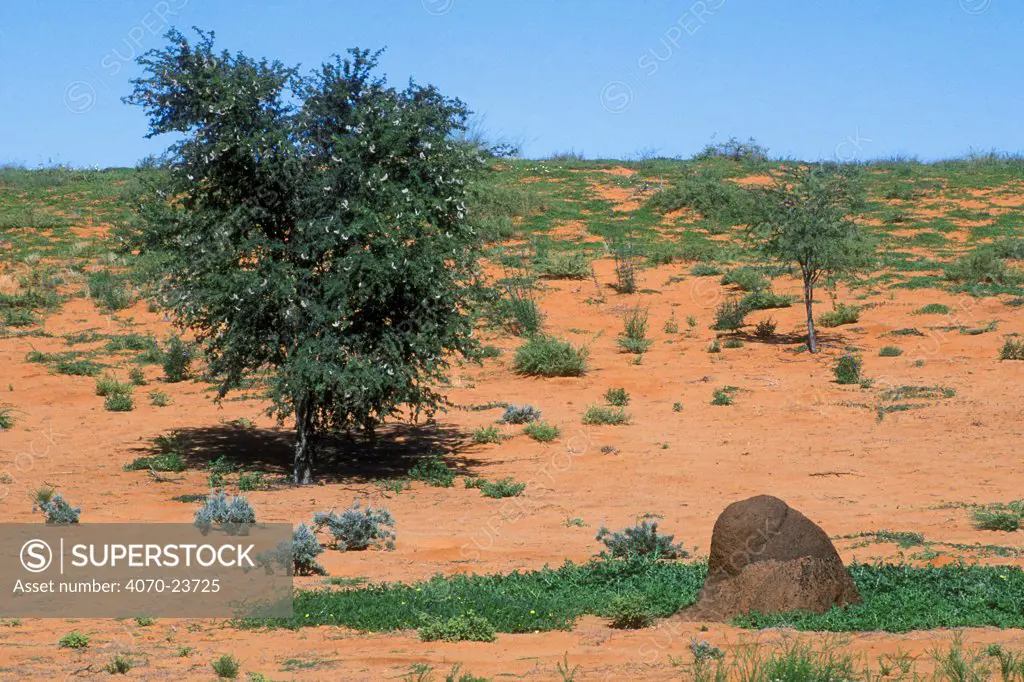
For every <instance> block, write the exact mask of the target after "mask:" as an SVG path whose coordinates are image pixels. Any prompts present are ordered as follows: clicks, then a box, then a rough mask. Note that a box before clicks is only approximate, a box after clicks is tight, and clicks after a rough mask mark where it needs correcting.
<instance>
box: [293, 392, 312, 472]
mask: <svg viewBox="0 0 1024 682" xmlns="http://www.w3.org/2000/svg"><path fill="white" fill-rule="evenodd" d="M313 414H314V412H313V409H312V408H311V407H310V406H309V405H308V404H307V403H306V401H305V400H302V401H299V402H298V404H297V405H296V406H295V429H296V432H297V433H296V438H295V465H294V470H293V472H292V480H293V482H294V483H295V485H308V484H310V483H312V482H313V458H314V454H315V450H316V444H315V442H314V441H315V438H316V427H315V426H314V425H313Z"/></svg>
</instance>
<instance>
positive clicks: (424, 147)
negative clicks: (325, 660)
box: [126, 30, 481, 483]
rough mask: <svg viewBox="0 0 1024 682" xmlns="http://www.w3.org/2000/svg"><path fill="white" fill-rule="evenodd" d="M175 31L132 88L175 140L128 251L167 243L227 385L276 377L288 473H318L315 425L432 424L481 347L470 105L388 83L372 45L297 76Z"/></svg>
mask: <svg viewBox="0 0 1024 682" xmlns="http://www.w3.org/2000/svg"><path fill="white" fill-rule="evenodd" d="M167 40H168V43H169V44H168V45H167V46H166V47H164V48H162V49H160V50H153V51H150V52H148V53H146V54H145V55H143V56H142V57H141V58H140V59H139V65H140V67H141V70H142V75H141V76H140V77H139V78H137V79H135V80H134V81H133V84H134V91H133V93H132V94H131V95H130V96H129V97H128V98H126V101H127V102H128V103H130V104H136V105H139V106H141V107H142V108H143V109H144V110H145V113H146V114H147V115H148V117H149V123H150V133H149V134H150V136H157V135H161V134H171V135H174V136H175V138H176V141H175V142H174V143H173V144H172V145H171V147H170V149H169V150H168V153H167V156H168V163H167V164H166V165H165V169H164V172H162V173H161V174H159V175H157V176H154V183H155V184H153V185H151V186H148V187H144V188H142V191H141V195H140V198H141V201H140V202H139V206H140V213H139V220H138V225H139V227H140V229H139V231H138V232H137V233H136V234H133V235H131V239H130V240H129V245H130V246H132V247H134V248H138V249H139V250H141V251H143V252H153V253H156V254H158V255H159V257H160V263H161V266H160V270H161V272H160V274H161V279H160V281H161V282H162V291H161V295H162V298H163V300H164V301H166V304H167V306H168V307H169V308H170V310H171V312H172V314H173V317H174V321H175V322H176V323H177V324H178V325H179V326H180V327H182V328H183V329H188V330H189V331H190V332H191V334H192V336H193V337H194V338H195V340H196V343H197V344H198V346H199V347H200V348H201V350H202V353H203V356H204V360H205V364H206V366H205V368H204V369H205V373H206V376H207V377H208V378H210V379H211V380H212V381H214V382H216V384H217V386H218V390H219V393H220V395H224V394H225V393H226V392H227V391H230V390H232V389H234V388H237V387H238V386H240V385H241V384H242V383H243V381H244V380H245V379H246V377H247V375H249V374H251V373H254V372H264V373H265V374H266V376H267V378H268V384H269V385H268V388H269V395H270V398H271V401H272V407H271V410H272V412H273V414H274V415H275V416H277V417H278V418H280V419H289V418H292V417H294V418H295V422H296V429H297V438H296V448H295V464H294V471H293V479H294V481H295V482H296V483H310V482H311V481H312V478H313V469H314V464H315V446H316V440H317V434H319V433H322V432H331V431H336V430H343V429H348V428H357V429H360V430H362V431H364V432H366V433H367V434H372V433H373V431H374V430H375V428H376V427H377V426H378V425H379V424H380V423H381V422H383V421H384V420H385V419H387V418H390V417H394V416H397V415H400V414H405V413H406V411H405V410H404V409H403V408H404V407H408V408H409V412H411V414H412V415H413V417H417V416H420V415H426V416H428V417H429V416H430V415H431V414H432V413H434V412H435V411H436V409H437V408H438V407H439V406H440V405H441V404H442V403H443V401H444V398H443V396H442V395H441V394H439V393H438V392H437V390H436V388H435V387H437V386H439V385H443V384H444V383H445V379H446V374H447V369H448V366H449V362H450V360H451V359H452V358H453V357H458V356H460V355H461V356H469V355H471V353H472V351H473V349H474V348H475V346H476V342H475V340H474V339H473V337H472V329H473V315H472V305H471V293H472V291H473V290H474V288H475V283H476V279H477V269H478V253H477V249H476V246H477V245H478V243H479V235H478V234H477V232H476V230H475V229H474V228H473V226H472V225H471V224H470V222H469V221H468V220H467V219H466V217H467V206H466V202H467V200H468V196H467V189H466V186H467V180H470V179H472V177H473V176H474V175H475V174H476V173H477V172H478V170H479V169H480V166H481V164H480V160H481V159H480V156H479V150H478V149H477V147H476V145H474V144H472V143H469V142H465V141H460V140H458V139H457V136H458V134H459V133H460V131H464V130H465V129H466V125H465V123H466V119H467V116H468V111H467V109H466V107H465V106H464V105H463V103H462V102H461V101H459V100H457V99H452V98H449V97H445V96H444V95H443V94H442V93H440V92H439V91H438V90H437V89H436V88H434V87H432V86H421V85H417V84H415V83H410V84H408V85H407V86H406V87H405V88H404V89H401V90H398V89H395V88H393V87H389V86H388V84H387V82H386V80H385V79H384V78H383V77H380V76H378V75H376V69H377V64H378V54H379V53H373V52H371V51H368V50H359V49H353V50H350V51H349V52H348V55H347V57H345V58H341V57H334V58H332V59H331V60H329V61H328V62H326V63H324V64H323V65H321V66H320V67H319V68H317V69H315V70H314V71H313V72H312V73H309V74H308V75H302V74H300V73H299V71H298V69H297V68H292V67H288V66H285V65H284V64H282V63H281V62H278V61H271V60H256V59H252V58H250V57H248V56H246V55H244V54H242V53H229V52H216V51H215V49H214V36H213V34H211V33H205V32H201V31H200V32H199V34H198V36H197V38H196V39H195V40H194V41H192V42H190V41H189V40H188V39H186V38H185V37H184V36H183V35H182V34H180V33H178V32H177V31H173V30H172V31H170V32H169V33H168V34H167ZM168 197H174V198H175V200H174V201H173V202H169V201H168V200H167V198H168ZM354 387H358V388H357V389H356V388H354Z"/></svg>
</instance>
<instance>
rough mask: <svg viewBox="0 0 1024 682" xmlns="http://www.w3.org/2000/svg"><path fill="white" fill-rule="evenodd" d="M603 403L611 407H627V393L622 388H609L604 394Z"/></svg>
mask: <svg viewBox="0 0 1024 682" xmlns="http://www.w3.org/2000/svg"><path fill="white" fill-rule="evenodd" d="M604 401H605V402H606V403H608V404H609V405H611V406H613V407H625V406H626V405H629V393H627V392H626V389H624V388H609V389H608V390H607V391H605V392H604Z"/></svg>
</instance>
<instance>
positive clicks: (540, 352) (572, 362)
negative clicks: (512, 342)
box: [512, 336, 588, 377]
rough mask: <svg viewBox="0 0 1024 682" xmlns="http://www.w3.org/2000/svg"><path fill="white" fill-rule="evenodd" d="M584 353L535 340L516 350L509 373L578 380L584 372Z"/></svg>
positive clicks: (581, 349)
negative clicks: (575, 378)
mask: <svg viewBox="0 0 1024 682" xmlns="http://www.w3.org/2000/svg"><path fill="white" fill-rule="evenodd" d="M587 355H588V352H587V349H586V348H584V347H577V346H574V345H573V344H572V343H569V342H568V341H561V340H559V339H555V338H552V337H549V336H534V337H531V338H530V339H527V341H526V343H524V344H523V345H522V346H520V347H519V348H518V349H516V355H515V358H514V359H513V361H512V370H513V371H514V372H515V373H516V374H523V375H526V376H542V377H579V376H583V375H584V374H585V373H586V371H587Z"/></svg>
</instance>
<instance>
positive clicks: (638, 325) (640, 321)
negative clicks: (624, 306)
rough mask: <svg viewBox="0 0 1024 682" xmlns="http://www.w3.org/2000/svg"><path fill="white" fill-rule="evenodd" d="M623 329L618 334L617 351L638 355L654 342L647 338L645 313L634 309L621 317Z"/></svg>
mask: <svg viewBox="0 0 1024 682" xmlns="http://www.w3.org/2000/svg"><path fill="white" fill-rule="evenodd" d="M622 321H623V325H624V326H625V329H624V330H623V331H622V333H620V334H619V339H618V345H619V350H621V351H623V352H625V353H634V354H636V355H640V354H642V353H646V352H647V349H648V348H650V347H651V344H653V343H654V342H653V341H651V340H650V339H648V338H647V327H648V322H647V311H646V310H640V308H634V309H633V310H631V311H630V312H628V313H626V315H625V316H624V317H623V320H622Z"/></svg>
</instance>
